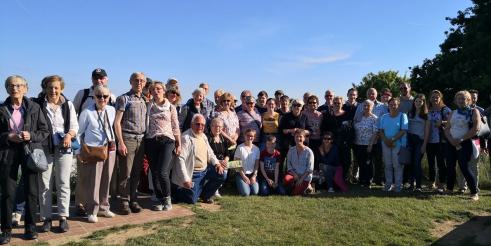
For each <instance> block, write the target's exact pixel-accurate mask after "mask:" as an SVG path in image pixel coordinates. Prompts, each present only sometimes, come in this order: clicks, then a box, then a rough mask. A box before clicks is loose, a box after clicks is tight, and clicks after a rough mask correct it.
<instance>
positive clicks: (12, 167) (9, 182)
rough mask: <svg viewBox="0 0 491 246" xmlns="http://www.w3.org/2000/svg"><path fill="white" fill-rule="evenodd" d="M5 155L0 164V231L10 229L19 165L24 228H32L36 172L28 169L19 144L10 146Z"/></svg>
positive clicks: (36, 196) (35, 196)
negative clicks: (0, 225) (23, 204)
mask: <svg viewBox="0 0 491 246" xmlns="http://www.w3.org/2000/svg"><path fill="white" fill-rule="evenodd" d="M5 154H6V155H7V156H4V157H3V158H7V161H6V162H5V163H4V164H6V165H1V166H0V185H1V191H2V195H1V206H2V208H1V216H2V219H1V222H2V231H11V230H12V212H13V208H14V201H15V193H16V192H15V191H16V186H17V178H18V170H19V165H21V168H22V178H23V179H24V195H25V198H26V205H25V228H26V229H30V230H32V229H34V228H35V226H36V222H35V215H36V212H37V207H38V174H37V173H36V172H33V171H32V170H31V169H29V168H28V167H27V165H26V158H25V155H24V149H23V147H22V145H21V144H16V145H15V146H11V147H10V148H9V150H8V153H5Z"/></svg>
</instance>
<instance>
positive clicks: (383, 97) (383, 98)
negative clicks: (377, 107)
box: [380, 94, 390, 103]
mask: <svg viewBox="0 0 491 246" xmlns="http://www.w3.org/2000/svg"><path fill="white" fill-rule="evenodd" d="M380 99H382V102H383V103H386V102H388V101H389V100H390V96H389V95H387V94H384V95H382V97H381V98H380Z"/></svg>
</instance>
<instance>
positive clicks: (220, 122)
mask: <svg viewBox="0 0 491 246" xmlns="http://www.w3.org/2000/svg"><path fill="white" fill-rule="evenodd" d="M213 123H215V124H216V123H219V124H221V125H222V126H223V120H222V119H220V118H213V120H211V123H210V124H211V125H213Z"/></svg>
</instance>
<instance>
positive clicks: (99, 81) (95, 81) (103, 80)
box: [92, 76, 109, 86]
mask: <svg viewBox="0 0 491 246" xmlns="http://www.w3.org/2000/svg"><path fill="white" fill-rule="evenodd" d="M108 81H109V79H108V78H107V76H96V77H92V85H93V86H98V85H104V86H106V85H107V82H108Z"/></svg>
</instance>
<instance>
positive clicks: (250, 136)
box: [246, 134, 256, 138]
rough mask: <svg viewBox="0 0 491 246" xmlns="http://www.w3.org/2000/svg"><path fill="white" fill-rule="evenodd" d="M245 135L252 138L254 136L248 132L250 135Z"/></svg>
mask: <svg viewBox="0 0 491 246" xmlns="http://www.w3.org/2000/svg"><path fill="white" fill-rule="evenodd" d="M246 137H248V138H253V137H256V136H254V135H252V134H250V135H246Z"/></svg>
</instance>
